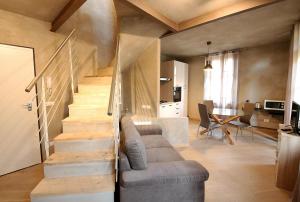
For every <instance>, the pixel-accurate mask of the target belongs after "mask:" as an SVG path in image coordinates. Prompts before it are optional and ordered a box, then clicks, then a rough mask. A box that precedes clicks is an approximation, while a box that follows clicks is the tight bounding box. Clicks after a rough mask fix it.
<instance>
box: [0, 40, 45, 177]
mask: <svg viewBox="0 0 300 202" xmlns="http://www.w3.org/2000/svg"><path fill="white" fill-rule="evenodd" d="M33 54H34V53H33V49H31V48H24V47H17V46H10V45H1V44H0V95H1V99H0V125H1V127H0V154H1V155H0V175H4V174H7V173H10V172H13V171H16V170H19V169H22V168H26V167H29V166H32V165H35V164H38V163H40V162H41V152H40V145H39V134H38V123H37V111H36V100H35V99H33V97H34V94H35V90H34V89H33V90H32V92H31V93H26V92H25V88H26V85H28V84H29V82H30V81H31V80H32V79H33V78H34V56H33ZM32 99H33V102H32V105H33V110H32V111H28V110H27V109H26V108H24V106H23V105H24V104H26V103H28V101H30V100H32Z"/></svg>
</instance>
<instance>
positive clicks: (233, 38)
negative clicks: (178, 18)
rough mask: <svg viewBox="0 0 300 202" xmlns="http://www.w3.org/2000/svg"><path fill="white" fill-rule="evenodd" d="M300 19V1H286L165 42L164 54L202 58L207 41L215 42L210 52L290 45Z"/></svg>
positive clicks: (226, 19) (164, 39)
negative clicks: (292, 32)
mask: <svg viewBox="0 0 300 202" xmlns="http://www.w3.org/2000/svg"><path fill="white" fill-rule="evenodd" d="M299 19H300V1H299V0H285V1H282V2H279V3H276V4H273V5H269V6H266V7H262V8H258V9H255V10H251V11H248V12H245V13H241V14H238V15H234V16H231V17H227V18H223V19H221V20H218V21H214V22H211V23H208V24H205V25H202V26H198V27H196V28H193V29H190V30H186V31H183V32H180V33H177V34H174V35H171V36H168V37H165V38H162V40H161V42H162V45H161V47H162V53H163V54H167V55H173V56H195V55H203V54H206V53H207V46H206V41H212V42H213V44H212V46H211V52H219V51H225V50H232V49H238V48H245V47H253V46H259V45H264V44H269V43H274V42H279V41H288V40H289V39H290V36H291V30H292V28H293V24H294V23H295V22H297V21H298V20H299Z"/></svg>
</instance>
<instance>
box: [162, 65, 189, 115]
mask: <svg viewBox="0 0 300 202" xmlns="http://www.w3.org/2000/svg"><path fill="white" fill-rule="evenodd" d="M160 76H161V77H164V78H170V79H171V80H170V81H162V82H160V84H161V85H160V99H161V100H163V101H166V102H168V103H169V105H170V106H169V105H168V106H166V103H163V104H161V107H160V110H161V112H160V117H186V116H187V104H188V64H186V63H183V62H179V61H176V60H172V61H167V62H164V63H162V65H161V75H160ZM175 87H181V99H180V102H174V101H175V100H174V98H173V93H174V88H175ZM171 103H172V104H171Z"/></svg>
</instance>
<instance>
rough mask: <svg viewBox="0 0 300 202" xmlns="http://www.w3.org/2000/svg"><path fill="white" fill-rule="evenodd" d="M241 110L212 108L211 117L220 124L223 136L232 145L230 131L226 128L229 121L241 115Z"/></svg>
mask: <svg viewBox="0 0 300 202" xmlns="http://www.w3.org/2000/svg"><path fill="white" fill-rule="evenodd" d="M243 115H244V113H243V110H239V109H226V108H214V109H213V112H212V114H211V117H212V118H213V119H214V120H215V122H216V123H217V124H219V125H220V128H221V129H222V132H223V135H224V137H226V139H227V140H228V142H229V144H231V145H233V144H234V142H233V140H232V138H231V134H230V131H229V130H228V125H229V124H230V122H231V121H235V120H237V119H238V118H240V117H241V116H243Z"/></svg>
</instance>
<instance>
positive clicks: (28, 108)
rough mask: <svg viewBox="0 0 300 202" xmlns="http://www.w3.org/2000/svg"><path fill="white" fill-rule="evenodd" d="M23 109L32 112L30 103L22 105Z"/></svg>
mask: <svg viewBox="0 0 300 202" xmlns="http://www.w3.org/2000/svg"><path fill="white" fill-rule="evenodd" d="M23 107H24V108H25V109H27V110H28V111H32V102H28V103H27V104H24V105H23Z"/></svg>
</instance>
